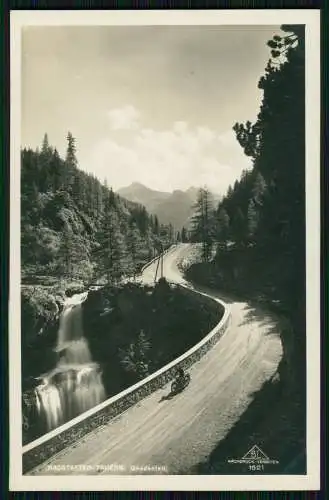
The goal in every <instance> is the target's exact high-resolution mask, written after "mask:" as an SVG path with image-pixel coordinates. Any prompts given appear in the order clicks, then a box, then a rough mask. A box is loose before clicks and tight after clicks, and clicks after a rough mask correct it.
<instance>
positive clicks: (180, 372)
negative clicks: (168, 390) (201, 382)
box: [176, 368, 185, 384]
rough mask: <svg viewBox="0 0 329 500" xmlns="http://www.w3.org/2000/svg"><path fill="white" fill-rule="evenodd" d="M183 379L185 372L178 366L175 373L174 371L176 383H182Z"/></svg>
mask: <svg viewBox="0 0 329 500" xmlns="http://www.w3.org/2000/svg"><path fill="white" fill-rule="evenodd" d="M184 379H185V372H184V370H183V368H178V370H177V373H176V382H177V383H178V384H183V383H184Z"/></svg>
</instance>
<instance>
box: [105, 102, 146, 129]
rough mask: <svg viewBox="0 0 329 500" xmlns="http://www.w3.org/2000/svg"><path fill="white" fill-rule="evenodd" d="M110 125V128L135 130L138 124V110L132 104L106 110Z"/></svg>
mask: <svg viewBox="0 0 329 500" xmlns="http://www.w3.org/2000/svg"><path fill="white" fill-rule="evenodd" d="M107 116H108V118H109V122H110V127H111V129H112V130H135V129H137V128H138V125H139V123H138V122H139V112H138V111H137V109H136V108H134V106H130V105H127V106H123V107H122V108H114V109H111V110H110V111H108V113H107Z"/></svg>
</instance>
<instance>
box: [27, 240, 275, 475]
mask: <svg viewBox="0 0 329 500" xmlns="http://www.w3.org/2000/svg"><path fill="white" fill-rule="evenodd" d="M189 252H191V246H190V245H188V244H181V245H178V246H176V247H174V248H172V249H171V250H170V251H169V252H168V253H167V254H166V255H165V256H164V262H163V274H164V276H165V277H166V278H167V279H168V280H171V281H176V282H180V283H184V279H183V277H182V274H181V272H180V270H179V268H178V266H177V262H178V261H179V260H180V259H182V258H184V257H185V256H187V255H188V254H189ZM155 269H156V262H155V263H152V264H151V265H150V266H149V267H147V268H146V269H145V270H144V271H143V276H142V279H143V281H144V282H145V283H147V282H151V281H153V280H154V275H155ZM200 291H205V290H204V289H200ZM207 293H209V294H211V295H213V296H216V297H218V298H222V299H223V300H225V299H226V297H225V298H224V297H223V296H221V294H219V293H218V294H216V293H214V292H213V291H212V292H210V291H208V292H207ZM229 307H230V308H231V314H232V320H231V325H230V326H229V328H228V329H227V330H226V332H225V333H224V335H223V336H222V337H221V339H220V340H219V341H218V343H217V344H216V345H215V346H214V347H213V348H212V349H211V350H210V351H209V352H208V353H207V354H206V355H205V356H204V357H203V358H202V359H201V360H200V361H199V362H197V363H196V364H195V365H193V366H192V367H191V369H190V370H189V371H190V374H191V383H190V385H189V386H188V387H187V388H186V389H185V390H184V391H183V392H182V393H180V394H178V395H176V396H175V397H174V398H172V399H165V398H164V396H166V395H168V393H169V392H170V384H168V385H167V386H165V387H164V388H162V389H160V390H158V391H156V392H155V393H153V394H151V395H150V396H148V397H147V398H145V399H144V400H142V401H141V402H139V403H138V404H137V405H135V406H133V407H131V408H129V409H128V410H127V411H126V412H125V413H123V414H121V415H119V416H118V417H116V418H115V419H114V420H112V421H110V422H109V423H108V424H106V425H105V426H103V427H100V428H98V429H97V430H95V431H93V432H91V433H90V434H88V435H86V436H84V437H83V438H82V439H81V440H80V441H78V442H76V443H75V444H74V446H70V447H68V448H67V449H65V450H63V451H61V452H60V453H58V454H57V455H55V456H54V457H52V458H51V459H50V460H49V461H48V462H47V463H44V464H42V465H41V466H39V467H37V468H36V469H34V470H33V471H31V472H30V474H34V475H54V474H59V475H64V474H82V475H86V474H116V475H118V474H136V473H144V474H186V473H188V472H187V471H188V470H190V469H191V468H192V467H193V466H195V465H196V464H198V463H200V462H202V461H204V460H205V459H207V457H208V456H209V454H210V453H211V451H212V450H213V449H214V448H215V446H216V445H217V444H218V443H219V442H220V441H221V440H222V439H223V438H224V437H225V436H226V434H227V433H228V432H229V431H230V429H231V428H232V426H233V425H234V424H235V423H236V422H237V421H238V420H239V418H240V417H241V415H242V414H243V413H244V411H245V410H246V409H247V407H248V405H249V403H250V402H251V401H252V398H253V393H255V392H256V391H258V390H259V389H260V388H261V386H262V385H263V383H264V382H265V381H266V380H268V379H269V378H270V377H271V376H272V375H273V374H274V373H275V371H276V368H277V366H278V363H279V361H280V359H281V356H282V345H281V341H280V337H279V334H278V330H277V326H276V325H275V323H274V320H273V319H272V318H270V317H268V316H267V315H266V314H265V313H263V312H262V311H259V310H256V309H254V308H251V307H250V306H249V305H248V304H247V303H246V302H241V301H234V300H230V303H229ZM246 451H247V450H246ZM228 458H234V457H228ZM67 466H69V467H70V469H67V468H66V467H67ZM72 466H77V467H76V469H75V470H74V472H72V469H71V467H72ZM145 466H153V467H154V466H158V467H159V468H161V470H150V469H148V468H147V467H145ZM134 467H135V468H136V467H137V468H139V470H135V469H134Z"/></svg>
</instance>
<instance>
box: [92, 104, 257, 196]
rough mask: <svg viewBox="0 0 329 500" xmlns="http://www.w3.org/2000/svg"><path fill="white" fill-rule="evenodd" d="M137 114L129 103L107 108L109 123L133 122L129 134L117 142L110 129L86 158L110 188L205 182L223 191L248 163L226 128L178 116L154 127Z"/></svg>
mask: <svg viewBox="0 0 329 500" xmlns="http://www.w3.org/2000/svg"><path fill="white" fill-rule="evenodd" d="M132 110H134V112H132ZM138 116H139V113H138V112H137V111H136V110H135V109H134V108H133V107H130V106H126V107H124V108H121V109H120V112H119V110H112V111H111V117H112V118H113V117H115V118H114V119H113V125H115V126H114V127H113V128H114V129H116V130H118V128H119V124H120V126H121V129H123V128H126V129H128V128H129V129H130V130H132V128H133V126H134V130H133V133H131V134H129V137H128V136H125V138H124V140H122V137H121V140H120V142H119V139H118V138H117V137H115V136H114V135H113V134H112V135H110V136H109V137H104V138H103V139H101V140H99V141H98V142H97V143H96V144H95V145H94V148H93V150H92V152H91V154H90V157H89V159H88V165H89V166H88V170H89V171H90V169H91V168H93V170H94V173H95V174H96V175H97V176H98V177H100V178H101V179H104V178H107V180H108V183H109V184H110V185H112V186H113V188H114V189H118V188H119V187H122V186H125V185H128V184H130V183H131V182H133V181H139V182H141V183H143V184H145V185H147V186H149V187H151V188H154V189H159V190H165V191H170V190H173V189H184V190H185V189H187V188H188V187H190V186H191V185H197V186H201V185H205V184H206V185H208V187H209V188H210V189H212V190H213V191H214V192H216V193H219V194H223V193H224V192H225V191H226V190H227V188H228V186H229V184H232V183H233V182H234V181H235V179H237V178H238V177H239V176H240V174H241V172H242V170H243V169H245V168H248V167H249V166H250V160H249V159H248V158H246V157H245V156H244V154H243V152H242V149H241V148H240V146H239V144H238V143H237V141H236V139H235V136H234V133H233V131H231V130H228V131H226V132H225V133H222V134H219V133H218V132H217V131H215V130H212V129H210V128H208V127H203V126H199V127H190V126H189V124H188V123H186V122H182V121H180V122H178V121H177V122H174V123H173V124H172V126H171V128H168V129H163V130H154V129H151V128H142V127H141V126H139V127H138V121H137V119H138ZM91 165H92V166H93V167H91ZM86 166H87V165H86Z"/></svg>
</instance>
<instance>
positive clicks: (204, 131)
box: [9, 10, 320, 490]
mask: <svg viewBox="0 0 329 500" xmlns="http://www.w3.org/2000/svg"><path fill="white" fill-rule="evenodd" d="M202 12H203V15H202ZM192 14H194V15H192ZM197 14H198V13H197V12H194V13H193V12H191V13H190V15H189V13H187V12H182V11H181V12H176V13H175V12H161V13H159V12H158V13H157V12H156V11H154V12H148V13H147V12H144V13H143V12H138V13H137V12H135V13H130V16H129V11H128V12H124V11H122V12H109V11H104V12H98V13H97V12H96V11H90V12H87V11H80V12H74V11H71V12H70V11H68V12H59V11H58V12H53V15H51V12H41V11H39V12H33V11H26V12H23V11H21V12H19V11H17V12H14V13H12V16H11V25H12V29H13V31H12V32H13V34H14V36H13V40H12V45H11V58H12V68H11V71H12V73H11V85H12V91H11V109H12V123H11V127H12V128H11V130H12V133H11V137H12V139H11V141H12V142H11V146H12V147H11V149H12V152H11V195H10V196H11V231H12V235H11V283H10V287H11V294H10V297H11V303H10V318H9V319H10V332H9V333H10V334H9V337H10V346H9V347H10V357H9V361H10V392H11V394H10V395H11V401H10V403H11V404H10V412H11V416H10V422H11V429H10V439H11V454H10V456H11V483H12V488H13V489H18V490H19V489H25V490H26V489H28V488H31V489H33V490H47V489H51V490H54V489H61V490H65V489H71V490H74V489H75V490H81V489H82V488H83V489H91V490H97V489H102V490H103V489H105V490H117V489H124V490H127V489H144V488H148V489H150V488H151V485H152V484H156V485H157V486H156V488H155V489H159V488H160V489H170V488H173V487H174V488H175V489H185V490H186V489H190V488H191V487H193V489H215V490H218V489H219V490H236V489H237V488H238V489H242V490H248V489H249V490H252V489H254V490H255V489H257V490H259V489H260V488H261V489H281V488H282V487H283V489H294V490H298V489H317V488H318V487H319V476H320V450H319V443H320V431H319V425H320V420H319V419H320V392H319V391H320V385H319V384H320V373H319V370H320V317H319V314H320V313H319V311H320V292H319V289H318V287H319V262H320V261H319V248H320V243H319V241H320V215H319V196H320V190H319V176H320V156H319V131H320V114H319V110H320V104H319V102H320V101H319V78H320V69H319V54H320V46H319V37H320V35H319V17H320V16H319V12H318V11H298V10H295V11H272V12H271V11H267V12H265V11H263V12H260V11H258V15H256V12H252V11H245V12H244V11H236V12H234V11H230V12H217V13H213V15H211V12H205V11H200V12H199V21H198V15H197ZM215 14H216V15H215ZM184 15H185V17H184ZM152 19H153V21H152ZM15 37H16V38H15ZM14 56H15V57H14ZM13 131H14V132H15V133H14V134H13ZM128 476H129V477H128ZM128 480H129V481H128ZM152 481H153V483H152ZM178 481H181V484H182V487H181V488H179V487H178V486H177V485H178ZM237 483H239V485H238V484H237ZM138 485H140V486H138Z"/></svg>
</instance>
